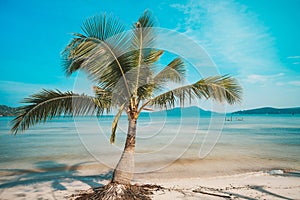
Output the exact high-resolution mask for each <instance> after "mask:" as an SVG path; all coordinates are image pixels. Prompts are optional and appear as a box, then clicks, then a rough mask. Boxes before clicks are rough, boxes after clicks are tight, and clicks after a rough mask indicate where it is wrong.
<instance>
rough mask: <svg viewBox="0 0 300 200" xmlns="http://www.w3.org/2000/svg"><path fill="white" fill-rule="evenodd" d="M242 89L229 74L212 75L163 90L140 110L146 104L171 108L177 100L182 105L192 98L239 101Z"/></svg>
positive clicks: (231, 102) (232, 102)
mask: <svg viewBox="0 0 300 200" xmlns="http://www.w3.org/2000/svg"><path fill="white" fill-rule="evenodd" d="M241 94H242V89H241V87H240V86H239V84H238V83H237V81H236V80H235V79H234V78H232V77H230V76H227V75H226V76H213V77H209V78H205V79H201V80H199V81H197V82H196V83H194V84H191V85H186V86H183V87H179V88H176V89H173V90H170V91H167V92H164V93H162V94H160V95H158V96H156V97H154V98H152V99H150V100H149V101H147V102H146V103H144V105H143V106H142V107H141V109H140V111H141V110H142V109H143V108H144V107H145V106H146V105H151V106H158V107H160V108H165V109H167V108H171V107H174V106H175V105H176V102H177V101H179V103H180V104H181V105H184V103H185V100H189V101H191V100H192V99H195V98H198V99H203V98H205V99H209V98H212V99H214V100H217V101H219V102H224V101H226V102H228V103H229V104H234V103H237V102H240V101H241Z"/></svg>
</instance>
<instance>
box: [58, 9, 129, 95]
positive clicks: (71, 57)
mask: <svg viewBox="0 0 300 200" xmlns="http://www.w3.org/2000/svg"><path fill="white" fill-rule="evenodd" d="M82 29H83V32H84V33H85V35H83V34H74V36H75V38H74V39H73V40H72V41H71V42H70V43H69V45H68V46H67V47H66V48H65V50H64V51H63V53H62V55H63V59H64V62H63V64H64V69H65V72H66V74H67V75H70V74H72V73H73V72H75V71H77V70H79V69H83V70H84V71H86V72H87V73H88V75H89V77H90V78H91V79H92V80H93V81H95V82H97V83H99V84H101V85H102V87H104V88H110V89H113V87H114V86H115V85H116V84H117V83H118V82H119V80H120V79H122V81H123V85H124V86H125V88H127V95H128V96H130V91H129V88H128V83H127V80H126V77H125V73H126V72H127V71H129V70H130V67H132V65H129V64H128V63H130V61H131V60H132V58H131V57H130V56H124V55H125V54H126V53H127V52H129V51H130V49H129V48H130V44H131V43H130V37H129V35H128V33H127V32H125V26H124V25H122V24H121V23H119V21H118V20H117V19H116V18H114V17H112V16H106V15H105V14H104V15H101V16H96V17H92V18H90V19H88V20H86V21H85V22H84V25H83V27H82Z"/></svg>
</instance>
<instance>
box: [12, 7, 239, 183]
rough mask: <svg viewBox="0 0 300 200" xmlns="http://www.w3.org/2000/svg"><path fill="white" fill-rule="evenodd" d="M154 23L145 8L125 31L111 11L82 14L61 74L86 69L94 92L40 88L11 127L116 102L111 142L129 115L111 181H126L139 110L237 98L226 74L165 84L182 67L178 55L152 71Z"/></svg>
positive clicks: (180, 74)
mask: <svg viewBox="0 0 300 200" xmlns="http://www.w3.org/2000/svg"><path fill="white" fill-rule="evenodd" d="M154 25H155V23H154V20H153V17H152V16H151V14H150V13H149V12H145V13H144V14H143V15H142V16H141V17H140V18H139V19H138V21H137V22H136V23H135V24H134V25H133V26H132V27H131V30H129V31H126V30H125V26H124V25H122V24H121V23H120V22H119V20H117V19H116V18H115V17H113V16H108V15H106V14H103V15H101V16H97V17H92V18H89V19H87V20H86V21H85V22H84V23H83V26H82V31H83V33H82V34H79V33H76V34H74V38H73V39H72V40H71V41H70V43H69V44H68V45H67V47H66V48H65V50H64V51H63V53H62V56H63V65H64V71H65V73H66V75H67V76H70V75H71V74H73V73H74V72H76V71H78V70H83V71H84V72H86V73H87V74H88V77H89V78H90V79H91V80H92V81H93V82H94V83H95V86H94V88H93V90H94V92H95V95H94V96H88V95H85V94H75V93H73V92H72V91H67V92H61V91H59V90H42V91H41V92H39V93H37V94H33V95H31V96H30V97H28V98H26V99H25V100H24V101H23V103H26V105H25V106H23V107H19V108H18V115H17V116H16V117H15V118H14V119H13V121H12V128H11V131H12V132H13V133H14V134H17V133H19V132H22V131H24V130H26V129H28V128H29V127H31V126H33V125H34V124H36V123H39V122H45V121H46V120H48V119H51V118H53V117H55V116H61V115H72V116H77V115H90V114H91V113H95V114H97V115H102V114H103V113H104V112H105V111H106V112H109V111H110V110H111V109H115V108H117V109H118V112H117V113H116V115H115V118H114V120H113V122H112V132H111V138H110V142H111V143H114V142H115V137H116V129H117V126H118V120H119V118H120V116H121V114H122V113H123V112H125V113H126V114H127V115H128V132H127V138H126V143H125V145H124V150H123V154H122V156H121V158H120V160H119V163H118V164H117V166H116V168H115V170H114V174H113V179H112V182H114V183H120V184H129V183H130V181H131V179H132V175H133V169H134V151H135V137H136V125H137V119H138V117H139V114H140V113H141V112H142V111H143V110H145V109H149V108H151V107H158V108H160V109H169V108H172V107H175V106H176V105H178V104H181V105H183V104H184V101H190V100H192V99H210V98H211V99H214V100H217V101H219V102H227V103H229V104H234V103H237V102H240V100H241V87H240V86H239V85H238V83H237V81H236V80H235V79H234V78H232V77H230V76H228V75H226V76H213V77H208V78H204V79H200V80H198V81H196V82H195V83H193V84H189V85H185V86H180V87H178V88H175V89H171V90H167V89H166V88H164V86H165V85H166V83H168V82H174V83H182V82H183V81H184V78H185V73H186V70H185V64H184V62H183V61H182V59H181V58H179V57H178V58H175V59H174V60H172V61H171V62H170V63H169V64H168V65H166V66H165V67H164V68H163V69H162V70H161V71H157V67H156V65H157V61H158V60H159V58H160V57H161V56H162V54H163V51H162V50H159V49H154V48H148V47H149V46H151V44H152V43H154V42H155V39H156V34H155V31H153V29H152V27H153V26H154Z"/></svg>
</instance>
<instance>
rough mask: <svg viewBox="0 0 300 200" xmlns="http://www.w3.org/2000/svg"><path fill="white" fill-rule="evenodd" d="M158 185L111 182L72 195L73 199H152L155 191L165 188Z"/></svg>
mask: <svg viewBox="0 0 300 200" xmlns="http://www.w3.org/2000/svg"><path fill="white" fill-rule="evenodd" d="M163 189H164V188H163V187H161V186H158V185H141V186H139V185H124V184H119V183H109V184H108V185H106V186H103V187H99V188H94V189H92V190H91V189H90V190H87V191H86V192H83V193H81V194H76V195H72V196H71V197H70V198H69V199H73V200H87V199H88V200H96V199H97V200H98V199H102V200H124V199H135V200H151V197H150V196H151V195H152V194H153V191H157V190H163Z"/></svg>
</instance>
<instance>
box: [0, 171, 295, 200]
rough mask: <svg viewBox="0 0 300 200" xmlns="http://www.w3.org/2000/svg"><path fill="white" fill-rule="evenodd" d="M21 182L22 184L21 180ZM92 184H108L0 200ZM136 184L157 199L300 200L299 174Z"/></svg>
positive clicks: (38, 186) (36, 186)
mask: <svg viewBox="0 0 300 200" xmlns="http://www.w3.org/2000/svg"><path fill="white" fill-rule="evenodd" d="M20 181H22V180H20ZM91 182H94V184H98V185H102V184H107V183H108V180H98V181H96V182H95V179H94V178H92V177H89V176H87V177H86V179H82V180H71V179H59V180H49V181H45V182H39V181H37V182H36V183H34V182H31V183H30V184H27V185H26V184H24V185H19V186H14V187H7V188H2V189H1V190H0V192H1V193H0V199H2V200H10V199H16V200H21V199H39V200H42V199H68V197H69V196H70V195H72V194H74V193H78V192H80V191H82V190H87V189H89V188H90V184H89V183H91ZM134 183H137V184H145V183H149V184H157V185H161V186H163V187H164V188H165V189H163V190H159V191H156V192H154V195H153V196H152V198H153V199H155V200H160V199H162V200H163V199H250V200H252V199H300V172H283V171H281V170H275V171H274V170H273V171H271V173H270V171H268V172H251V173H242V174H237V175H229V176H216V177H205V178H180V179H178V178H167V179H166V178H165V179H164V178H161V179H159V178H155V179H147V175H145V176H143V175H140V176H139V178H138V179H135V181H134Z"/></svg>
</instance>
